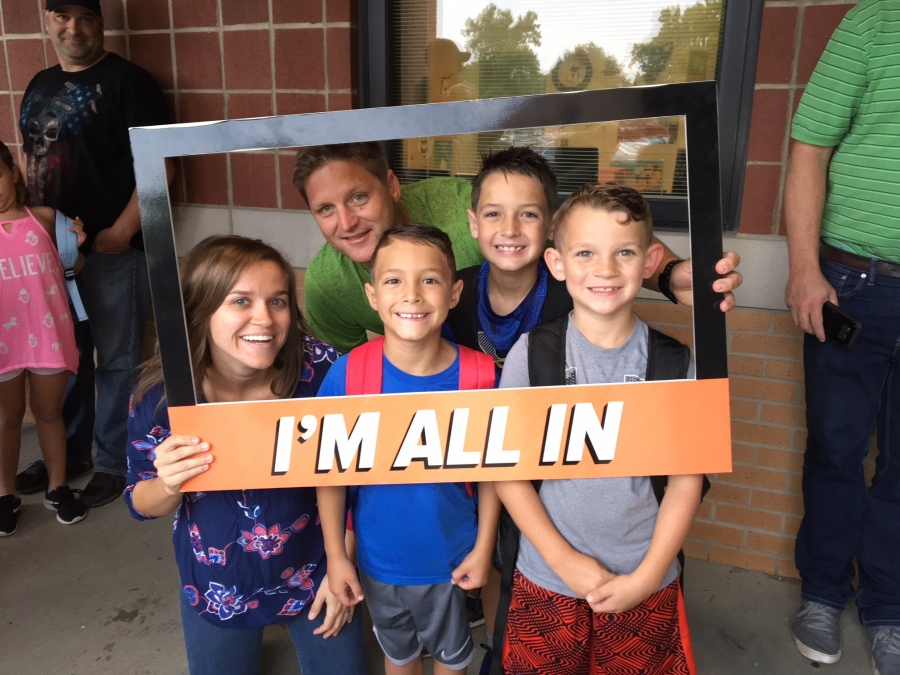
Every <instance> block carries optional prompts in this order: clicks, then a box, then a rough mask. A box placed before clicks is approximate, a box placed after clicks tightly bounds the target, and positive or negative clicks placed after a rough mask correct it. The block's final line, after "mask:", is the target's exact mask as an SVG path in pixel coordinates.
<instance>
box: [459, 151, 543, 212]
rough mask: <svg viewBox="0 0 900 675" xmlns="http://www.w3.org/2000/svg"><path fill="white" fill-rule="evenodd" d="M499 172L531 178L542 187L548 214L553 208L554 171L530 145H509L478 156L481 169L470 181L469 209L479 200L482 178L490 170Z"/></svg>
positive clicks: (475, 207)
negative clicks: (470, 202)
mask: <svg viewBox="0 0 900 675" xmlns="http://www.w3.org/2000/svg"><path fill="white" fill-rule="evenodd" d="M498 171H499V172H500V173H502V174H503V175H505V176H508V175H509V174H516V175H519V176H527V177H528V178H534V179H535V180H536V181H537V182H539V183H540V184H541V187H542V188H543V189H544V197H545V198H546V199H547V215H548V216H552V215H553V212H554V211H555V210H556V201H557V199H558V195H559V192H558V189H557V182H556V174H555V173H553V169H551V168H550V164H548V163H547V160H546V159H544V158H543V157H541V156H540V155H539V154H538V153H536V152H535V151H534V149H533V148H531V147H521V146H519V147H517V146H515V145H514V146H512V147H509V148H506V149H505V150H498V151H496V152H491V153H488V154H485V155H482V156H481V170H480V171H479V172H478V175H477V176H475V180H474V181H472V210H473V211H477V210H478V200H479V198H480V197H481V188H482V186H483V185H484V181H485V180H486V179H487V177H488V176H490V175H491V174H492V173H496V172H498Z"/></svg>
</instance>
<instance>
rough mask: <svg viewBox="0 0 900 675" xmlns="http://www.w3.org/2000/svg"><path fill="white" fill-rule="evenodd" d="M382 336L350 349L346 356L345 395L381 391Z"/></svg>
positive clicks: (377, 392)
mask: <svg viewBox="0 0 900 675" xmlns="http://www.w3.org/2000/svg"><path fill="white" fill-rule="evenodd" d="M383 356H384V338H383V337H380V338H378V339H376V340H370V341H369V342H366V343H365V344H363V345H360V346H359V347H356V348H355V349H353V350H351V351H350V355H349V356H348V357H347V381H346V387H347V395H348V396H361V395H365V394H380V393H381V371H382V358H383Z"/></svg>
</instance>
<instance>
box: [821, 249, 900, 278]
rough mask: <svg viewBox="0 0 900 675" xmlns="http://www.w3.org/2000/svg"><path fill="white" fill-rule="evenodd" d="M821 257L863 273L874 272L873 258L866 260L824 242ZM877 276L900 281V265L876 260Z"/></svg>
mask: <svg viewBox="0 0 900 675" xmlns="http://www.w3.org/2000/svg"><path fill="white" fill-rule="evenodd" d="M819 255H820V256H822V257H823V258H824V259H825V260H830V261H831V262H834V263H837V264H838V265H844V266H846V267H852V268H853V269H855V270H859V271H861V272H871V271H872V258H865V257H863V256H861V255H856V254H855V253H849V252H847V251H842V250H841V249H839V248H835V247H834V246H829V245H828V244H826V243H825V242H824V241H822V242H819ZM875 274H877V275H878V276H882V277H894V278H895V279H900V263H893V262H888V261H887V260H875Z"/></svg>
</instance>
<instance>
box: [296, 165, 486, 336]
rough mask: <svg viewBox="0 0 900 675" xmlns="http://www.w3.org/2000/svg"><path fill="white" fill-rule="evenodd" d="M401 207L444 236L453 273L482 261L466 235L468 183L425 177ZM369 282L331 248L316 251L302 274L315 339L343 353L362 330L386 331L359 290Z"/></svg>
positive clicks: (364, 271) (362, 269) (409, 188)
mask: <svg viewBox="0 0 900 675" xmlns="http://www.w3.org/2000/svg"><path fill="white" fill-rule="evenodd" d="M400 204H401V206H403V208H404V209H406V211H407V213H409V217H410V218H411V219H412V220H413V221H415V222H419V223H425V224H426V225H434V226H435V227H437V228H438V229H440V230H443V231H444V232H446V233H447V235H448V236H449V237H450V241H451V242H452V244H453V255H454V256H455V257H456V267H457V269H464V268H466V267H471V266H473V265H480V264H481V263H482V262H484V258H483V257H482V256H481V251H480V250H479V248H478V242H477V241H476V240H475V239H474V238H473V237H472V234H471V233H470V232H469V219H468V217H467V216H466V209H468V208H471V204H472V184H471V183H470V182H469V181H468V180H465V179H462V178H429V179H427V180H423V181H419V182H417V183H411V184H410V185H405V186H404V187H403V192H402V195H401V197H400ZM369 279H370V276H369V268H368V267H366V266H365V265H360V264H359V263H355V262H353V261H352V260H351V259H350V258H348V257H347V256H345V255H343V254H342V253H338V252H337V251H336V250H335V249H334V247H332V246H331V244H325V245H324V246H323V247H322V248H321V249H319V252H318V253H316V255H315V257H314V258H313V259H312V261H310V263H309V267H308V268H307V270H306V280H305V282H304V287H305V288H304V290H305V293H306V318H307V320H308V321H309V325H310V327H311V328H312V329H313V332H314V333H315V334H316V336H317V337H318V338H319V339H321V340H324V341H325V342H328V343H329V344H331V345H332V346H334V347H335V348H336V349H338V350H339V351H341V352H347V351H350V350H351V349H353V347H356V346H357V345H361V344H362V343H363V342H365V341H366V339H367V338H366V331H371V332H372V333H379V334H381V333H383V332H384V325H383V324H382V323H381V319H379V318H378V314H377V313H376V312H375V311H374V310H373V309H372V308H371V307H370V306H369V301H368V299H367V298H366V291H365V288H363V286H364V285H365V284H367V283H368V282H369Z"/></svg>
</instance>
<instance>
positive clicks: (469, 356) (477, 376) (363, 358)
mask: <svg viewBox="0 0 900 675" xmlns="http://www.w3.org/2000/svg"><path fill="white" fill-rule="evenodd" d="M458 347H459V388H460V390H467V389H493V388H494V382H495V376H494V359H492V358H491V357H490V356H488V355H487V354H482V353H481V352H476V351H475V350H474V349H469V348H468V347H464V346H462V345H458ZM383 355H384V338H383V337H380V338H377V339H375V340H370V341H369V342H366V343H365V344H362V345H360V346H359V347H357V348H356V349H353V350H351V351H350V355H349V356H348V357H347V380H346V387H347V391H346V394H347V395H348V396H359V395H365V394H370V395H371V394H380V393H381V375H382V366H383V361H382V356H383Z"/></svg>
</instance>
